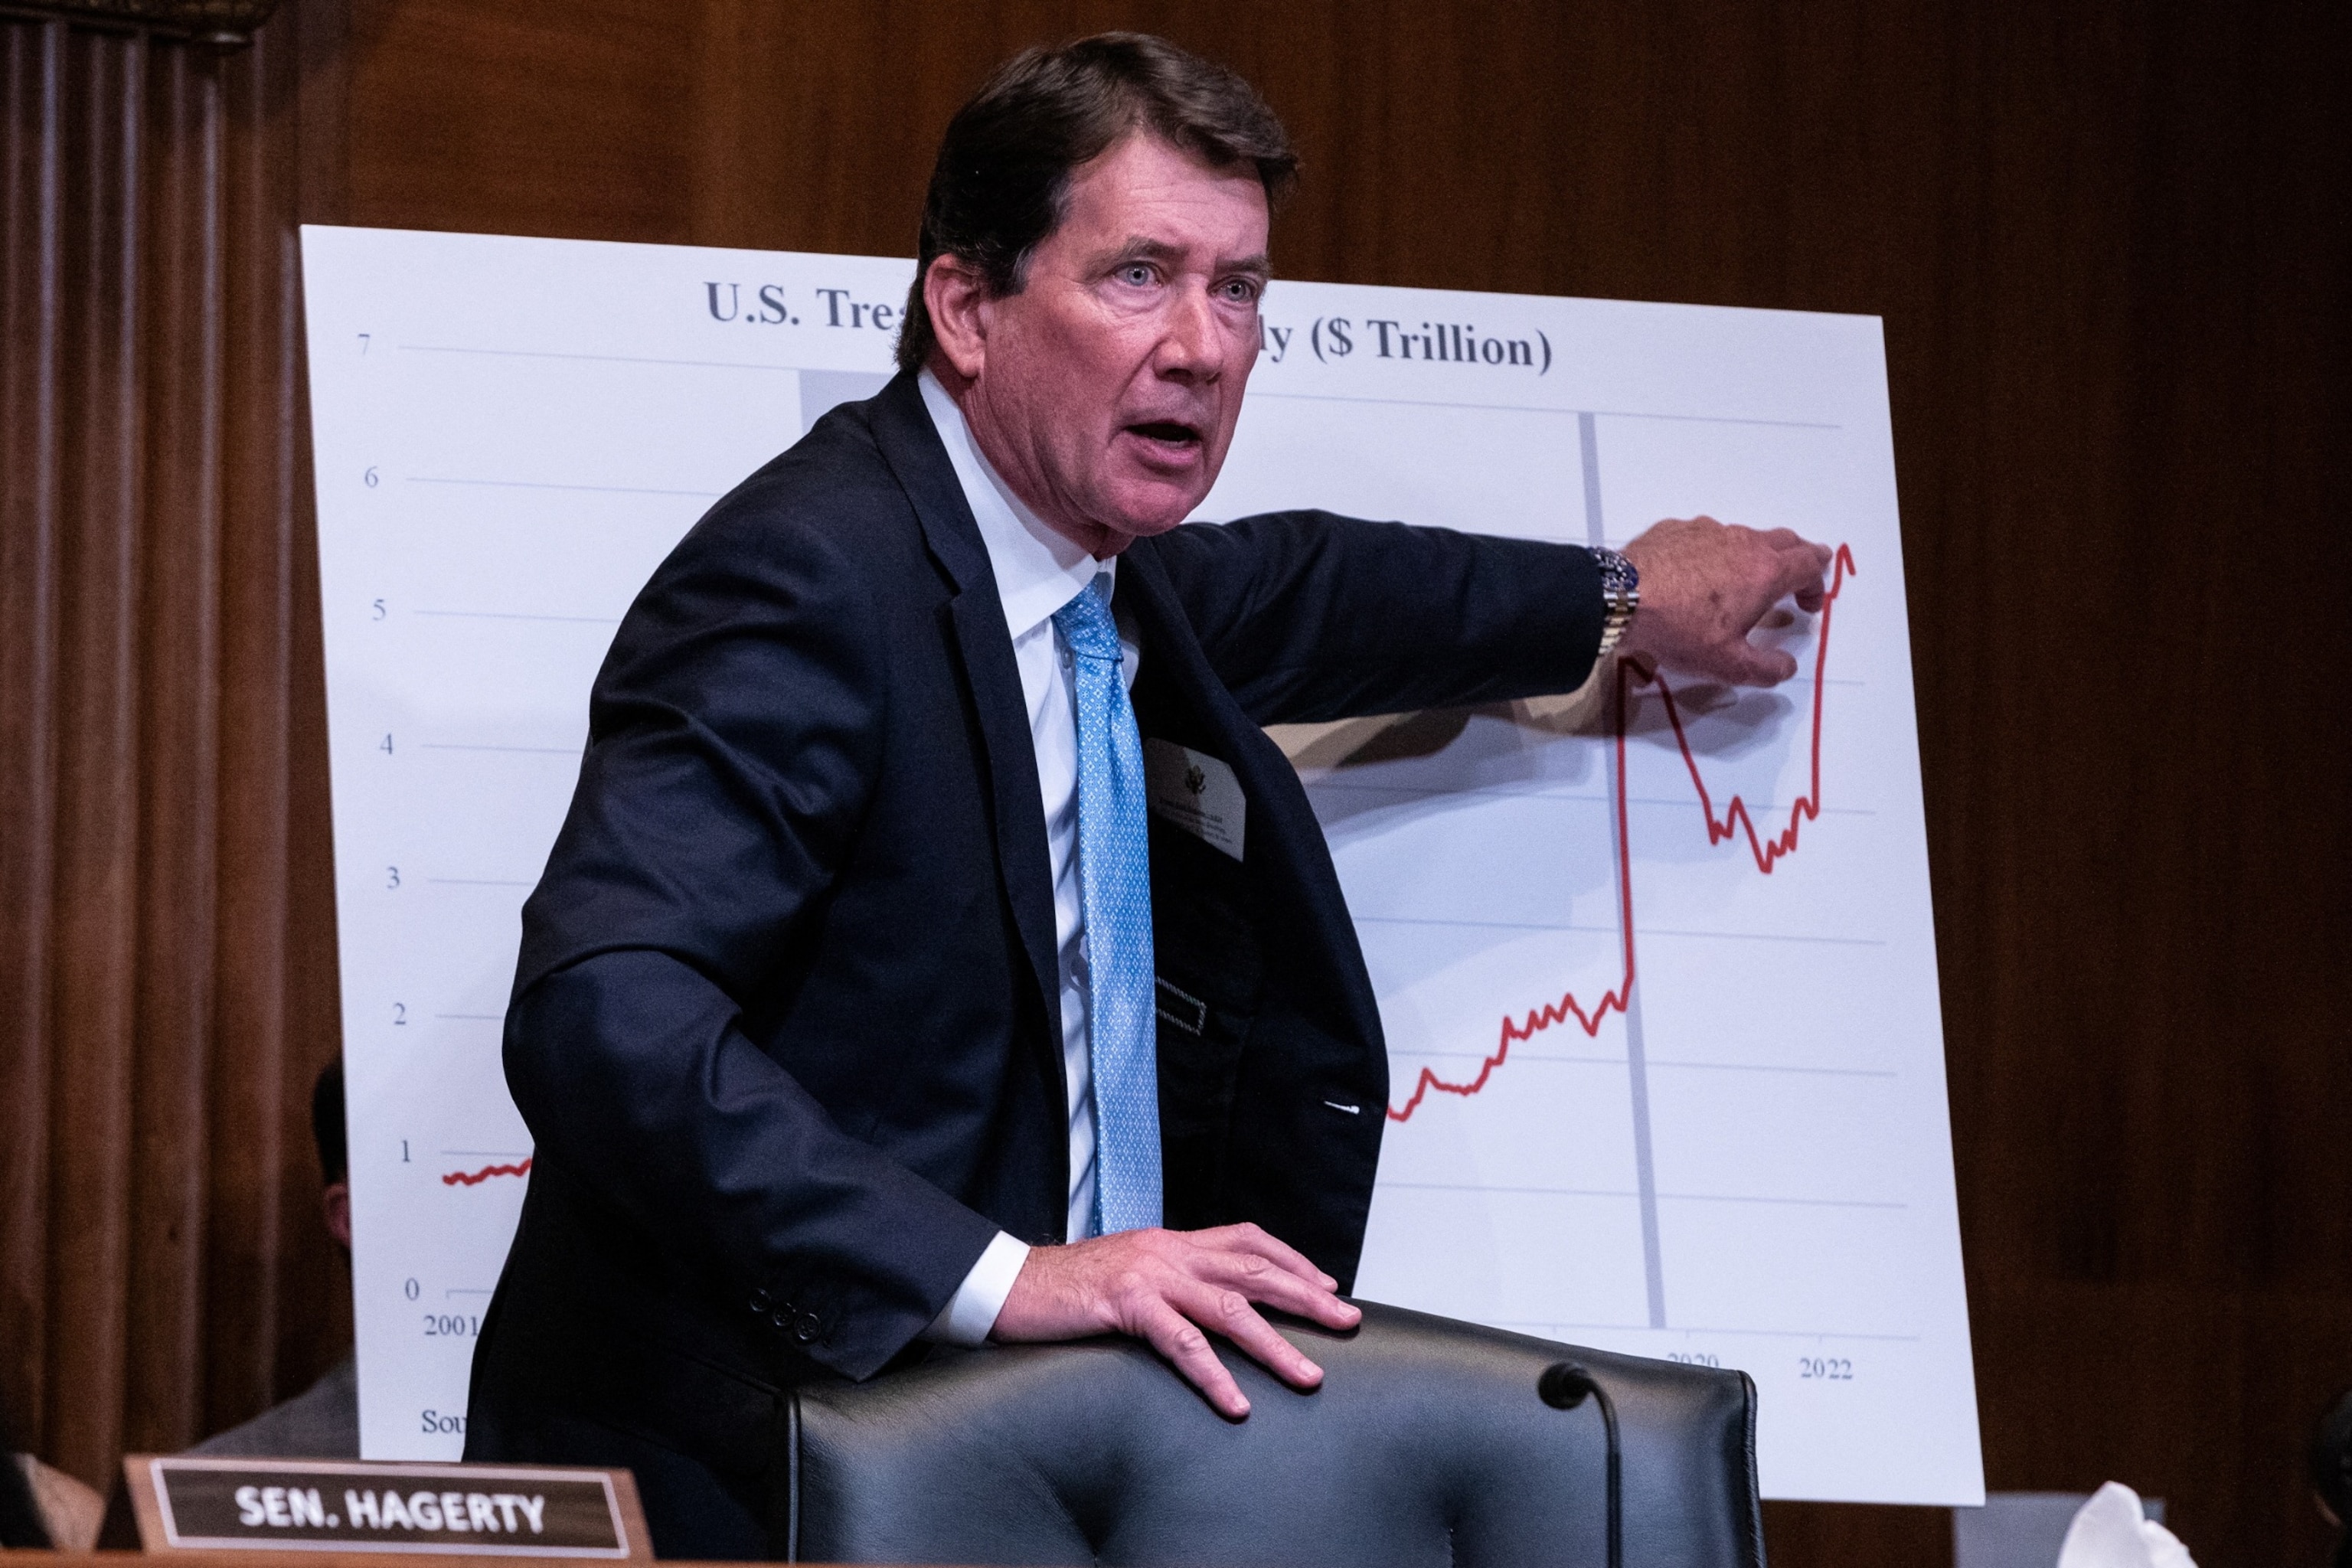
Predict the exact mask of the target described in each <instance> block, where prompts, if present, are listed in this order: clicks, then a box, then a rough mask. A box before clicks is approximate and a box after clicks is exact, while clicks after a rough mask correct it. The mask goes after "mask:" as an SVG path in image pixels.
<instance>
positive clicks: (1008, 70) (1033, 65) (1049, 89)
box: [898, 33, 1298, 370]
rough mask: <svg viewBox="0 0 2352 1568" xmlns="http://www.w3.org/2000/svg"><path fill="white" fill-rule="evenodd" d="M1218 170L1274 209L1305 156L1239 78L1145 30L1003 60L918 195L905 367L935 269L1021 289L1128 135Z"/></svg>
mask: <svg viewBox="0 0 2352 1568" xmlns="http://www.w3.org/2000/svg"><path fill="white" fill-rule="evenodd" d="M1137 130H1142V131H1148V132H1151V133H1152V134H1154V135H1157V136H1160V137H1164V138H1165V139H1166V140H1168V141H1169V142H1172V143H1173V144H1174V145H1176V146H1178V147H1181V148H1182V149H1183V150H1184V151H1185V152H1187V153H1192V155H1193V156H1194V157H1197V158H1199V159H1201V160H1202V162H1204V163H1209V164H1210V165H1212V166H1213V167H1216V168H1231V167H1234V166H1235V165H1238V164H1243V163H1247V164H1250V165H1252V166H1253V167H1255V169H1256V171H1257V177H1258V179H1259V180H1260V182H1262V183H1263V184H1265V195H1266V200H1267V201H1268V202H1272V201H1274V200H1276V198H1278V197H1280V196H1281V195H1283V194H1284V193H1285V192H1286V191H1287V190H1288V189H1289V187H1290V185H1291V184H1292V182H1293V181H1295V180H1296V179H1297V174H1298V156H1297V153H1293V152H1292V151H1291V150H1290V138H1289V136H1288V134H1287V133H1286V132H1284V130H1283V129H1282V121H1279V120H1277V119H1276V118H1275V115H1274V110H1271V109H1268V108H1267V107H1266V105H1265V100H1264V99H1262V98H1260V97H1259V96H1258V95H1257V90H1256V89H1255V88H1253V87H1251V86H1250V84H1249V83H1247V82H1246V81H1244V80H1243V79H1241V78H1240V77H1239V76H1238V75H1236V74H1235V73H1234V72H1233V71H1230V70H1227V69H1226V68H1224V67H1223V66H1220V65H1213V64H1212V63H1210V62H1209V61H1207V60H1204V59H1202V58H1200V57H1198V56H1197V55H1191V54H1187V53H1185V52H1184V51H1183V50H1182V49H1180V48H1178V47H1176V46H1175V45H1173V44H1171V43H1170V42H1168V40H1166V39H1165V38H1156V37H1152V36H1151V35H1150V34H1148V33H1098V34H1097V35H1096V36H1095V37H1091V38H1081V39H1079V40H1078V41H1077V42H1076V43H1074V44H1066V45H1064V46H1063V47H1060V48H1058V49H1045V48H1035V49H1027V50H1024V51H1023V52H1022V53H1021V54H1018V55H1016V56H1014V57H1013V58H1012V59H1010V60H1008V61H1006V62H1005V64H1004V65H1003V68H1001V69H999V70H998V71H997V73H996V74H995V75H994V76H992V77H991V78H990V79H988V83H987V85H985V86H984V87H982V89H980V91H979V92H977V93H975V94H974V95H973V96H972V99H971V102H969V103H967V104H965V105H964V106H963V107H962V108H961V109H960V110H957V111H956V117H955V118H954V119H953V120H950V121H948V130H947V135H946V136H945V137H944V138H943V139H942V140H941V141H940V157H939V162H938V163H935V164H933V165H932V168H931V188H930V192H929V195H927V196H926V197H925V198H924V201H923V226H922V231H921V234H920V236H919V238H918V239H917V241H916V245H915V282H914V287H913V288H912V289H908V294H907V313H906V317H905V321H904V325H902V326H901V327H900V328H899V331H898V366H899V368H900V369H902V370H919V369H921V368H922V366H923V363H924V362H925V361H926V360H928V359H929V357H930V353H931V349H932V347H933V346H934V345H935V344H936V343H937V342H938V341H939V340H938V337H937V336H936V335H935V334H934V332H933V331H932V330H931V313H930V310H929V307H928V306H926V305H925V304H924V302H923V279H925V277H927V276H928V275H929V272H930V269H931V263H932V262H933V261H934V260H936V259H937V258H940V257H941V256H954V257H959V258H961V259H963V260H965V261H968V262H971V264H972V265H974V266H975V267H977V268H980V270H981V272H982V276H984V277H985V278H986V279H987V280H988V286H989V288H990V289H992V291H993V292H995V293H997V294H999V295H1004V294H1017V293H1019V292H1020V291H1021V285H1022V282H1023V278H1024V273H1025V272H1026V270H1027V268H1028V264H1029V257H1030V255H1031V253H1032V252H1034V250H1035V249H1036V248H1037V247H1038V246H1039V245H1040V244H1042V243H1043V242H1044V241H1045V237H1047V236H1048V235H1050V234H1052V233H1053V232H1054V230H1055V228H1057V227H1059V226H1060V225H1061V221H1062V212H1063V205H1064V203H1065V201H1066V198H1067V196H1068V195H1069V188H1070V174H1071V171H1073V170H1075V169H1076V168H1077V167H1078V165H1079V164H1081V163H1086V162H1087V161H1088V160H1090V159H1093V158H1096V157H1098V156H1100V155H1101V154H1102V153H1105V152H1107V151H1108V150H1109V148H1110V147H1111V145H1112V144H1113V143H1114V142H1118V140H1119V139H1120V138H1121V137H1123V136H1125V135H1126V134H1128V132H1131V131H1137Z"/></svg>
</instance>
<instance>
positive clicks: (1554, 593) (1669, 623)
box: [1151, 511, 1830, 724]
mask: <svg viewBox="0 0 2352 1568" xmlns="http://www.w3.org/2000/svg"><path fill="white" fill-rule="evenodd" d="M1151 543H1152V548H1153V549H1154V550H1155V552H1156V553H1157V554H1158V556H1159V558H1160V561H1161V562H1162V563H1164V564H1165V565H1166V567H1167V569H1168V574H1169V577H1170V580H1171V583H1172V584H1174V586H1175V588H1176V591H1177V594H1178V595H1179V597H1180V598H1181V601H1182V603H1183V605H1184V607H1185V611H1186V615H1187V617H1188V618H1189V619H1190V620H1191V621H1192V625H1193V627H1194V629H1195V630H1196V632H1197V633H1198V634H1199V636H1200V638H1201V643H1202V648H1203V649H1204V650H1205V651H1206V652H1207V653H1208V656H1209V658H1210V661H1211V663H1212V664H1213V665H1214V666H1215V668H1216V669H1217V672H1218V674H1219V675H1220V676H1221V677H1222V678H1223V679H1224V681H1225V684H1226V686H1227V687H1228V689H1231V690H1232V691H1233V693H1234V696H1235V698H1237V699H1238V700H1240V701H1241V703H1242V705H1243V707H1244V709H1245V710H1247V711H1248V712H1249V714H1250V716H1251V717H1252V718H1254V719H1255V720H1257V721H1259V722H1261V723H1269V724H1271V723H1282V722H1300V721H1317V720H1325V719H1341V718H1350V717H1354V716H1356V715H1358V714H1363V713H1385V712H1400V711H1404V710H1412V709H1418V708H1437V707H1458V706H1464V705H1467V704H1470V703H1476V702H1491V701H1498V700H1507V699H1510V698H1515V697H1532V696H1538V695H1541V694H1546V693H1550V692H1559V691H1568V690H1573V689H1575V688H1576V687H1578V686H1579V685H1580V684H1582V683H1583V681H1584V679H1585V678H1586V677H1587V676H1589V675H1590V674H1591V670H1592V662H1593V658H1594V656H1595V652H1596V650H1597V649H1598V647H1599V646H1600V643H1601V628H1602V619H1603V609H1604V595H1603V591H1602V586H1601V570H1600V567H1599V564H1598V563H1597V562H1596V560H1595V558H1594V556H1593V554H1592V552H1591V551H1588V550H1585V549H1583V548H1581V547H1580V546H1576V545H1569V544H1552V543H1546V542H1538V541H1533V540H1521V539H1499V538H1494V537H1490V536H1486V535H1480V534H1468V533H1459V532H1455V531H1453V530H1450V529H1437V528H1413V527H1408V526H1406V525H1404V524H1402V523H1393V522H1367V521H1359V520H1357V519H1354V518H1344V517H1339V516H1335V515H1333V514H1331V513H1328V512H1316V511H1300V512H1276V513H1270V514H1267V515H1265V516H1263V517H1251V518H1243V519H1241V520H1239V521H1234V522H1231V523H1226V524H1222V525H1219V524H1200V525H1192V526H1188V527H1184V528H1181V529H1178V530H1175V531H1172V532H1171V533H1168V534H1165V535H1162V536H1160V538H1159V539H1157V540H1154V541H1152V542H1151ZM1625 555H1626V557H1627V559H1629V560H1630V561H1632V562H1633V564H1634V566H1635V568H1636V569H1637V570H1639V571H1640V573H1641V574H1642V584H1641V608H1640V610H1639V612H1638V613H1637V614H1636V615H1635V616H1634V617H1633V623H1632V626H1631V627H1629V628H1628V630H1627V632H1626V634H1625V639H1624V641H1623V643H1622V645H1621V647H1622V648H1623V650H1624V651H1625V652H1626V653H1627V654H1629V655H1632V656H1633V657H1636V658H1641V659H1643V660H1645V661H1647V662H1649V663H1653V664H1655V663H1665V664H1668V665H1672V666H1674V667H1675V668H1682V669H1685V670H1688V671H1689V672H1691V673H1693V674H1697V675H1703V676H1706V677H1708V678H1711V679H1720V680H1727V681H1733V682H1737V683H1740V684H1748V685H1769V684H1771V683H1772V682H1774V681H1776V680H1780V679H1787V676H1788V675H1789V674H1790V673H1791V672H1792V671H1793V669H1794V665H1793V663H1792V662H1791V661H1790V660H1789V658H1788V656H1786V655H1785V654H1781V653H1779V652H1776V651H1771V650H1766V649H1761V648H1758V647H1754V646H1753V645H1752V644H1750V643H1749V642H1748V636H1749V634H1750V633H1752V632H1753V631H1754V630H1755V628H1756V626H1757V625H1758V623H1759V621H1760V620H1761V619H1762V618H1763V616H1765V615H1766V614H1767V613H1768V612H1769V610H1770V609H1771V608H1772V606H1773V605H1776V604H1778V603H1780V601H1781V600H1782V599H1783V598H1785V597H1787V596H1789V595H1792V594H1793V595H1795V596H1796V598H1797V602H1798V604H1799V605H1800V607H1801V608H1804V609H1807V610H1811V609H1815V608H1818V607H1819V605H1820V602H1821V599H1820V595H1821V592H1822V574H1823V573H1824V572H1825V571H1826V570H1827V567H1828V562H1829V558H1830V556H1829V552H1828V551H1827V550H1825V549H1823V548H1822V547H1821V546H1819V545H1815V544H1811V543H1808V542H1806V541H1804V540H1802V539H1800V538H1798V537H1797V536H1796V535H1795V534H1793V533H1790V531H1787V530H1785V529H1783V530H1776V531H1772V532H1769V533H1766V532H1759V531H1755V530H1753V529H1747V528H1738V527H1727V526H1725V525H1723V524H1721V523H1718V522H1716V521H1714V520H1712V519H1709V518H1693V519H1688V520H1677V521H1668V522H1663V523H1660V524H1658V525H1656V526H1655V527H1654V528H1652V529H1650V530H1649V531H1646V532H1644V533H1643V535H1642V536H1641V537H1640V538H1638V539H1635V540H1634V541H1633V542H1632V543H1630V544H1628V545H1627V547H1626V550H1625Z"/></svg>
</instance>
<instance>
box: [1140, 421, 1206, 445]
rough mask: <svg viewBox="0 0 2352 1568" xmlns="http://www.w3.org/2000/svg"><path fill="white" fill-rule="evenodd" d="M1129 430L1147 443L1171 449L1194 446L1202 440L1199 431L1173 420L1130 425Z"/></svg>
mask: <svg viewBox="0 0 2352 1568" xmlns="http://www.w3.org/2000/svg"><path fill="white" fill-rule="evenodd" d="M1128 429H1129V431H1131V432H1133V433H1134V434H1136V435H1138V436H1140V437H1143V438H1144V439H1145V440H1147V441H1157V442H1160V444H1161V445H1163V446H1169V447H1190V446H1194V445H1197V444H1198V443H1199V441H1200V439H1201V433H1200V432H1199V431H1198V430H1195V429H1194V428H1192V426H1190V425H1182V424H1179V423H1177V422H1176V421H1175V420H1172V419H1154V420H1150V421H1147V422H1146V423H1144V424H1140V425H1130V426H1128Z"/></svg>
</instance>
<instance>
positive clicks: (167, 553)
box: [122, 45, 223, 1452]
mask: <svg viewBox="0 0 2352 1568" xmlns="http://www.w3.org/2000/svg"><path fill="white" fill-rule="evenodd" d="M151 63H152V68H151V70H150V71H149V72H148V73H147V74H148V81H147V83H146V91H147V96H148V100H149V106H150V108H149V111H150V112H151V113H152V114H153V115H154V116H155V119H156V125H155V128H154V135H153V137H152V144H151V145H152V152H151V156H152V159H153V166H152V171H151V172H150V177H149V179H148V180H147V181H145V182H143V184H144V186H145V188H144V189H143V190H142V192H140V193H139V194H140V195H141V196H142V197H143V198H144V200H145V204H146V205H147V208H148V213H149V221H150V222H151V224H152V233H151V234H150V235H149V236H148V237H147V239H146V243H145V244H144V245H143V246H142V260H143V262H144V264H145V268H146V276H145V277H143V278H142V279H140V280H139V286H140V290H141V294H142V298H143V300H144V302H145V304H146V307H147V310H148V312H149V319H148V321H147V323H146V326H147V330H146V332H145V334H144V340H145V341H144V345H143V346H144V348H145V351H146V353H147V355H148V356H149V362H148V364H147V365H145V366H142V371H143V373H144V374H142V375H141V377H140V380H141V383H142V392H143V393H144V395H145V401H146V405H147V410H148V432H147V439H146V441H145V444H144V445H145V450H144V452H143V454H141V457H142V460H143V467H144V469H145V476H144V477H145V481H146V496H145V500H146V503H147V504H146V506H145V508H144V510H143V515H142V517H141V519H140V520H139V521H140V526H139V539H140V542H141V545H142V556H143V559H142V562H141V563H140V564H141V572H140V577H141V587H142V593H141V604H140V608H139V613H138V616H137V618H136V620H135V621H134V623H133V624H134V626H135V627H136V629H137V632H138V634H139V640H140V644H141V646H140V648H139V654H138V658H139V666H140V672H139V682H138V688H137V695H136V701H137V712H138V715H139V718H140V721H141V727H142V751H143V752H144V755H143V757H142V765H141V767H140V769H139V782H140V792H141V799H140V803H139V804H140V810H139V817H138V828H139V837H138V846H139V849H138V858H137V870H138V876H139V888H138V894H137V897H138V909H139V922H140V929H139V931H138V956H137V963H136V981H135V984H136V1004H135V1005H136V1007H137V1014H138V1022H137V1035H136V1039H135V1049H134V1053H133V1064H134V1065H133V1073H134V1077H133V1082H132V1085H131V1108H130V1109H131V1138H132V1147H133V1148H134V1149H135V1150H136V1151H137V1158H136V1159H135V1160H134V1161H133V1162H132V1166H131V1184H132V1191H131V1213H130V1215H129V1227H130V1245H129V1256H130V1279H129V1296H130V1300H131V1304H132V1311H131V1321H130V1323H129V1325H128V1327H129V1340H128V1343H127V1345H126V1346H125V1375H126V1377H127V1379H128V1382H129V1384H130V1388H129V1394H130V1397H129V1399H128V1401H127V1405H126V1409H125V1411H124V1416H125V1421H126V1426H125V1429H124V1432H123V1434H122V1436H123V1443H124V1446H125V1447H130V1448H132V1449H136V1450H143V1451H150V1452H152V1450H154V1449H155V1448H157V1447H168V1446H171V1445H172V1443H173V1438H174V1437H175V1436H177V1435H178V1434H179V1433H182V1432H185V1431H189V1430H192V1429H193V1428H194V1425H195V1420H196V1412H197V1403H198V1400H199V1398H200V1396H201V1392H202V1390H201V1382H200V1379H201V1376H202V1372H203V1364H204V1360H205V1358H204V1356H203V1355H202V1353H201V1335H202V1327H203V1309H204V1300H205V1292H204V1289H203V1269H202V1257H203V1251H204V1245H205V1204H206V1198H207V1195H208V1194H207V1191H206V1189H207V1185H208V1183H207V1182H206V1180H205V1177H206V1175H207V1173H208V1167H209V1161H208V1159H207V1157H206V1156H207V1153H208V1148H207V1145H208V1142H209V1140H208V1139H207V1138H206V1136H205V1133H206V1131H207V1129H206V1118H205V1100H206V1098H207V1096H206V1094H205V1088H206V1086H205V1068H206V1066H207V1063H206V1057H207V1055H208V1047H209V1046H210V1044H211V1032H212V1031H211V1029H210V1027H209V1025H210V1022H211V1016H210V1015H211V1011H212V1007H211V1001H212V997H211V989H212V988H211V981H212V959H213V894H214V885H215V858H214V853H215V817H216V814H217V813H216V808H217V796H216V794H215V780H216V778H217V774H218V767H219V758H218V751H219V726H218V712H219V710H218V704H217V692H218V686H219V675H220V670H219V655H220V630H219V625H220V623H219V615H218V594H219V585H220V584H219V579H220V534H221V517H220V486H219V463H220V436H221V406H220V404H221V395H222V391H223V387H222V377H221V355H222V342H221V320H220V283H221V279H220V270H221V254H220V251H221V233H220V208H219V195H220V129H221V127H220V108H221V105H220V102H219V96H220V94H219V81H218V79H217V75H216V73H215V70H214V69H213V68H212V64H213V62H211V61H208V60H207V61H203V62H201V63H199V62H198V61H196V60H194V59H193V58H191V54H190V51H189V50H187V49H185V48H177V47H167V46H163V45H155V46H152V61H151Z"/></svg>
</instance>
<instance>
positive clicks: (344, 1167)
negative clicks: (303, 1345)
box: [310, 1057, 352, 1261]
mask: <svg viewBox="0 0 2352 1568" xmlns="http://www.w3.org/2000/svg"><path fill="white" fill-rule="evenodd" d="M310 1136H311V1138H312V1140H313V1141H315V1142H317V1144H318V1145H319V1176H320V1181H321V1182H322V1183H323V1184H324V1185H323V1186H322V1187H321V1188H320V1193H319V1210H320V1213H321V1214H323V1215H325V1216H326V1219H327V1234H328V1235H330V1236H331V1237H334V1238H335V1245H336V1246H338V1247H341V1248H342V1249H343V1258H344V1259H345V1260H346V1261H349V1259H350V1258H351V1255H352V1184H351V1156H350V1149H349V1144H348V1142H347V1141H346V1139H345V1136H344V1132H343V1058H341V1057H337V1058H335V1059H334V1060H333V1061H331V1062H329V1063H328V1064H327V1065H326V1067H325V1068H324V1069H322V1070H321V1071H320V1074H319V1081H318V1082H317V1083H315V1084H313V1085H311V1086H310Z"/></svg>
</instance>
